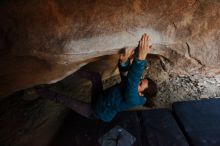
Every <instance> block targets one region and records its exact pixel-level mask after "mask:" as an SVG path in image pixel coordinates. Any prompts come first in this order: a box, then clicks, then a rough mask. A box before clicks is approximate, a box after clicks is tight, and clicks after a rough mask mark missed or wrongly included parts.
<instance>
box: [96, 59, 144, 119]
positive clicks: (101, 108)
mask: <svg viewBox="0 0 220 146" xmlns="http://www.w3.org/2000/svg"><path fill="white" fill-rule="evenodd" d="M129 62H130V61H127V62H126V63H125V64H124V65H122V64H120V63H119V71H120V74H121V82H120V84H116V85H114V86H112V87H110V88H108V89H106V90H105V91H104V92H103V93H102V94H101V95H100V97H98V99H97V101H96V102H95V103H94V105H93V110H94V112H95V115H96V117H97V118H99V119H101V120H103V121H105V122H110V121H111V120H112V119H113V118H114V117H115V116H116V114H117V113H118V112H121V111H124V110H127V109H130V108H132V107H135V106H138V105H143V104H144V103H145V102H146V98H144V97H142V96H139V93H138V85H139V82H140V79H141V76H142V74H143V72H144V69H145V67H146V65H147V61H146V60H138V59H136V58H135V59H134V61H133V63H132V65H131V66H129V64H130V63H129ZM127 70H128V75H127V76H126V77H125V76H123V75H122V72H123V71H127Z"/></svg>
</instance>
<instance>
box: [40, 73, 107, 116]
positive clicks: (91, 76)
mask: <svg viewBox="0 0 220 146" xmlns="http://www.w3.org/2000/svg"><path fill="white" fill-rule="evenodd" d="M78 73H79V75H80V76H81V77H83V78H86V79H88V80H91V82H92V91H91V92H92V93H91V95H92V97H91V104H88V103H85V102H82V101H78V100H75V99H73V98H70V97H67V96H63V95H59V94H57V93H55V92H53V91H50V90H47V89H45V88H40V87H36V91H37V93H38V94H39V95H40V96H42V97H46V98H48V99H50V100H53V101H56V102H59V103H61V104H64V105H65V106H67V107H69V108H71V109H72V110H74V111H75V112H77V113H79V114H81V115H83V116H85V117H87V118H88V117H91V115H92V114H94V112H93V110H92V106H91V105H94V103H95V102H96V100H97V98H98V97H99V96H100V94H102V92H103V85H102V79H101V76H100V74H99V73H96V72H87V71H84V70H83V71H79V72H78Z"/></svg>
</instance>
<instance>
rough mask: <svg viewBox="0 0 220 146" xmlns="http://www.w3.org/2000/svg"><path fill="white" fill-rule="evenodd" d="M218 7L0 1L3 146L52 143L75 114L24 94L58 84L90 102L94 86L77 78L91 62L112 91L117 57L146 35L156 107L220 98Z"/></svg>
mask: <svg viewBox="0 0 220 146" xmlns="http://www.w3.org/2000/svg"><path fill="white" fill-rule="evenodd" d="M219 9H220V2H219V0H178V1H174V0H166V1H164V0H44V1H43V0H42V1H37V0H23V1H18V0H2V1H0V20H1V23H0V70H1V72H0V145H3V146H4V145H7V146H8V145H12V146H13V145H16V146H26V145H27V146H29V145H33V146H34V145H36V146H37V145H42V146H44V145H48V143H49V142H50V140H51V138H52V137H53V135H54V133H55V132H56V130H57V129H58V128H59V125H60V124H62V120H63V118H64V117H65V115H66V113H67V112H68V110H67V109H66V108H65V106H64V105H61V104H57V103H54V102H52V101H48V100H47V99H45V98H44V97H40V98H36V99H35V100H33V101H25V100H23V91H18V90H21V89H26V88H30V87H32V86H35V85H38V84H51V85H48V88H49V89H50V90H53V91H54V92H58V93H59V94H63V95H66V96H70V97H72V98H75V99H79V100H83V101H85V102H90V87H91V84H90V82H88V81H86V80H84V79H81V78H79V77H78V76H77V75H76V74H72V73H74V72H76V71H77V70H78V69H79V68H80V67H82V66H84V65H86V64H88V65H87V69H90V70H94V71H98V72H99V73H100V74H101V75H102V78H103V82H104V87H105V88H107V87H109V86H111V85H113V84H115V83H117V82H119V81H120V78H119V76H118V70H117V59H118V56H117V55H112V54H116V53H118V51H119V50H120V49H121V48H123V47H126V46H134V47H135V46H137V44H138V40H139V39H140V37H141V35H142V34H143V33H145V32H146V33H148V34H149V35H150V37H151V40H152V42H151V43H152V45H153V51H152V52H151V54H150V55H148V57H147V60H148V61H149V62H150V68H149V69H147V70H146V71H145V74H146V75H147V76H149V77H151V78H153V79H154V80H156V81H157V83H158V86H159V93H158V96H157V98H156V99H155V103H156V107H170V106H171V103H172V102H174V101H180V100H192V99H196V100H197V99H200V98H210V97H220V92H219V91H220V76H219V74H220V48H219V47H220V11H219ZM64 78H65V79H64ZM62 79H63V80H62ZM55 82H56V84H52V83H55ZM15 91H18V92H16V93H14V94H12V93H13V92H15ZM9 94H11V95H10V96H7V95H9Z"/></svg>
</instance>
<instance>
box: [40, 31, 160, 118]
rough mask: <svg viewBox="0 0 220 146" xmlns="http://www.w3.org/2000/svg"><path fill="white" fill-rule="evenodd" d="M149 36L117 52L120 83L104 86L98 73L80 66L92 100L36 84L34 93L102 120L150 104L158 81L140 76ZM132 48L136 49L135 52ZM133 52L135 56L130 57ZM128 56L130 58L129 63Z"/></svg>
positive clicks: (144, 63) (148, 49) (88, 116)
mask: <svg viewBox="0 0 220 146" xmlns="http://www.w3.org/2000/svg"><path fill="white" fill-rule="evenodd" d="M150 48H151V47H150V46H149V36H148V35H147V34H144V35H143V36H142V38H141V40H140V41H139V45H138V47H137V48H136V50H134V49H131V48H126V49H125V50H124V52H123V53H120V56H119V61H118V67H119V71H120V76H121V82H120V84H116V85H114V86H112V87H110V88H108V89H106V90H103V86H102V80H101V77H100V75H99V74H98V73H95V72H88V71H85V70H80V71H79V72H78V73H79V74H80V75H81V76H83V77H85V78H87V79H89V80H91V81H92V101H91V104H88V103H84V102H81V101H77V100H75V99H72V98H69V97H65V96H62V95H58V94H56V93H54V92H52V91H49V90H45V89H44V88H36V92H37V94H39V95H40V96H43V97H47V98H49V99H51V100H55V101H57V102H60V103H62V104H64V105H66V106H67V107H69V108H71V109H73V110H74V111H75V112H77V113H79V114H81V115H83V116H84V117H87V118H96V119H100V120H102V121H105V122H109V121H111V120H112V119H113V118H114V117H115V115H116V114H117V113H118V112H120V111H124V110H128V109H130V108H133V107H136V106H139V105H149V101H151V99H152V98H153V97H155V96H156V93H157V85H156V83H155V82H154V81H153V80H151V79H150V78H145V79H141V76H142V74H143V72H144V69H145V67H146V65H147V64H148V62H147V60H146V56H147V54H148V53H149V52H150ZM134 52H135V53H134ZM133 55H136V56H135V57H132V56H133ZM131 60H133V62H132V64H131V65H130V63H131Z"/></svg>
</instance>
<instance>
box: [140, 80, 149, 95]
mask: <svg viewBox="0 0 220 146" xmlns="http://www.w3.org/2000/svg"><path fill="white" fill-rule="evenodd" d="M147 88H148V80H147V79H142V80H141V81H140V83H139V85H138V93H139V95H140V96H143V93H142V92H143V91H144V90H145V89H147Z"/></svg>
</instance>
